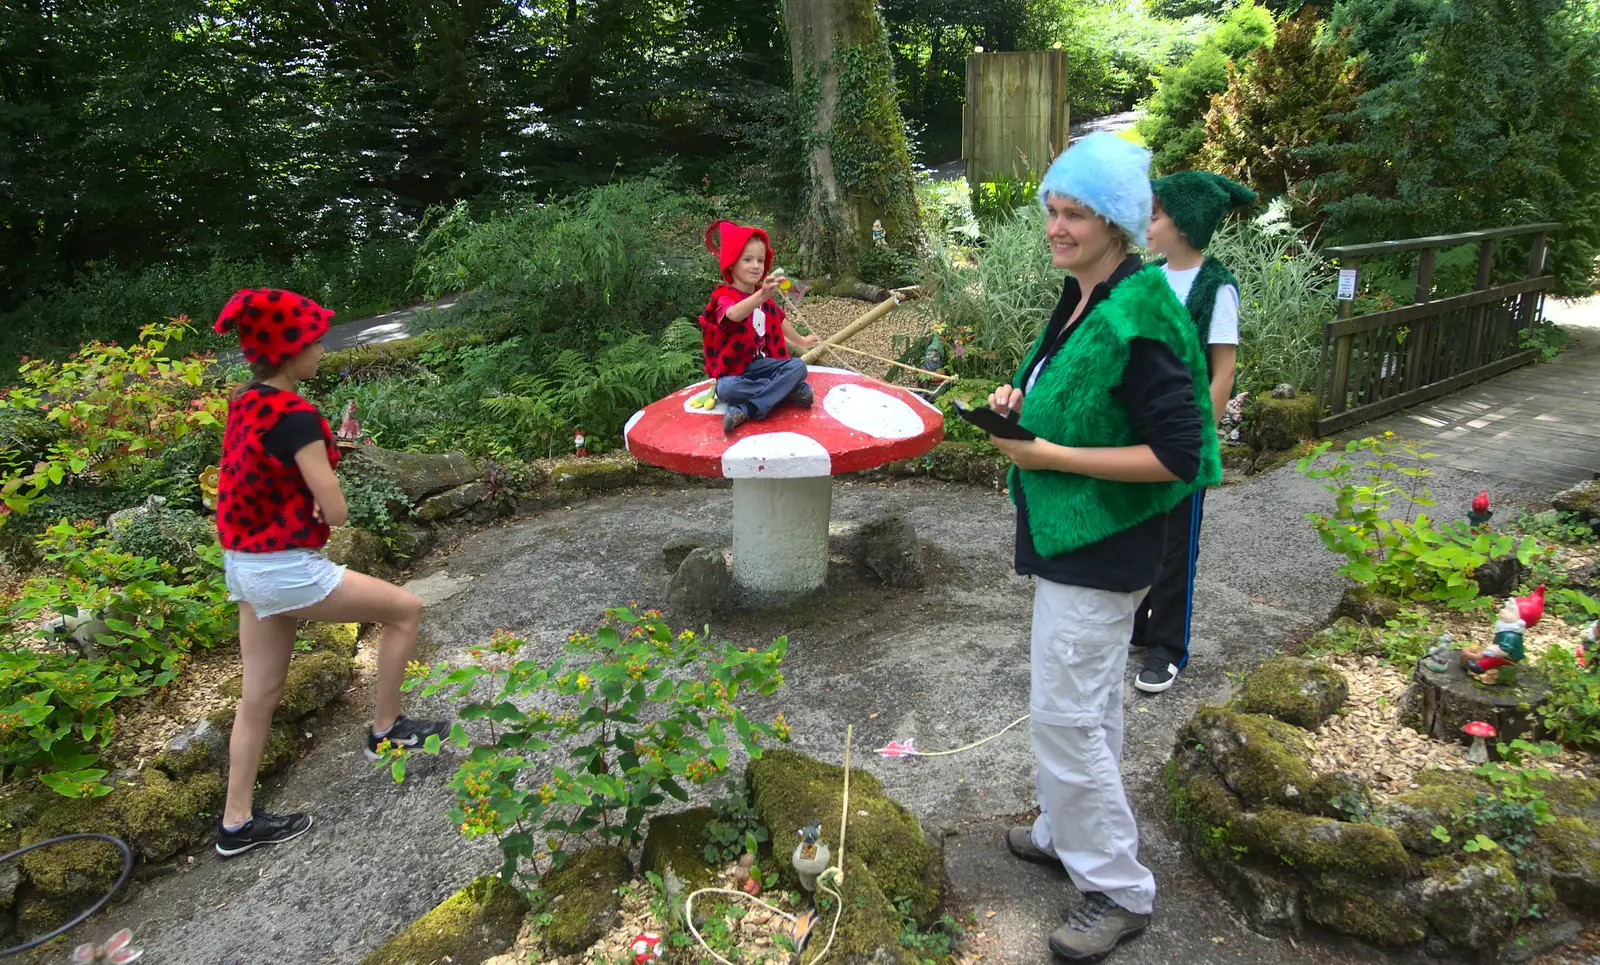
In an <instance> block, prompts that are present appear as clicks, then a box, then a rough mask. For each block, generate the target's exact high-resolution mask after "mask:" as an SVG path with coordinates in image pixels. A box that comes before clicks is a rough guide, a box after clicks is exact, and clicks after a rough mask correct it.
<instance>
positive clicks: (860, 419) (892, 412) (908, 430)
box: [822, 383, 927, 439]
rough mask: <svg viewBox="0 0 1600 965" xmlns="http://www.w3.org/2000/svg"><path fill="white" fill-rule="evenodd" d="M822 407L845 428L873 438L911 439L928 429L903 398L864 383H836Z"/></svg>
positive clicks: (825, 397) (826, 396) (824, 399)
mask: <svg viewBox="0 0 1600 965" xmlns="http://www.w3.org/2000/svg"><path fill="white" fill-rule="evenodd" d="M822 408H823V409H824V410H826V411H827V413H828V415H831V416H833V417H834V419H836V420H838V421H839V422H840V423H841V424H842V425H844V426H845V427H846V428H848V429H854V430H855V431H857V432H864V433H866V434H867V435H869V436H872V437H873V438H875V439H910V438H912V437H913V436H919V435H921V434H922V433H923V432H925V431H927V427H926V426H925V425H924V424H923V422H922V417H921V416H919V415H917V413H916V410H915V409H912V408H911V406H909V405H907V404H906V403H905V402H904V401H903V400H901V399H897V398H895V397H894V396H892V395H890V394H889V393H887V392H880V391H879V390H877V389H874V388H870V387H868V386H865V385H854V384H849V383H847V384H845V385H836V386H834V387H833V388H831V389H829V390H828V394H827V395H825V396H824V397H823V399H822Z"/></svg>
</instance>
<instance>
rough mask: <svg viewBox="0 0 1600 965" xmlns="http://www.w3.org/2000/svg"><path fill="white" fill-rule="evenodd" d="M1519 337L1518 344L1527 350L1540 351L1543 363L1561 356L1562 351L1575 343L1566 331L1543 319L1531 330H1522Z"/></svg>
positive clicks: (1540, 359)
mask: <svg viewBox="0 0 1600 965" xmlns="http://www.w3.org/2000/svg"><path fill="white" fill-rule="evenodd" d="M1519 335H1520V338H1519V340H1518V344H1520V345H1521V346H1522V347H1523V348H1525V349H1530V348H1531V349H1538V351H1539V361H1541V362H1548V361H1550V360H1551V359H1553V358H1555V357H1556V356H1557V355H1560V354H1561V350H1562V349H1564V348H1566V347H1567V346H1569V345H1571V344H1572V343H1573V341H1574V339H1573V337H1572V336H1571V335H1569V334H1568V333H1567V330H1566V329H1564V328H1561V327H1559V326H1558V325H1556V323H1554V322H1552V321H1550V320H1548V319H1541V320H1540V321H1539V322H1538V323H1537V324H1536V325H1535V326H1534V327H1533V328H1531V329H1529V328H1525V329H1522V331H1521V332H1520V333H1519Z"/></svg>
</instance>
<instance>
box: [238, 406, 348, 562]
mask: <svg viewBox="0 0 1600 965" xmlns="http://www.w3.org/2000/svg"><path fill="white" fill-rule="evenodd" d="M319 434H320V436H321V438H322V441H323V443H324V444H325V445H327V447H328V462H330V463H331V464H333V465H334V466H335V467H337V466H338V465H339V449H338V447H337V446H336V445H334V440H333V429H332V428H331V427H330V426H329V425H328V420H326V419H324V418H323V417H322V416H321V414H320V413H318V412H317V409H316V406H314V405H312V404H311V403H310V402H307V401H306V400H305V399H303V398H301V397H300V396H298V395H296V394H295V393H293V392H285V391H283V390H282V389H277V388H273V387H272V386H267V385H252V386H250V387H248V388H247V389H245V390H244V392H243V393H242V394H240V396H239V397H238V398H237V399H234V400H233V401H232V402H230V403H229V404H228V424H227V428H226V429H225V430H224V431H223V434H222V466H221V472H220V474H219V478H218V482H217V536H218V538H219V539H220V541H221V543H222V548H223V549H225V550H233V551H235V552H239V553H275V552H279V551H281V550H289V549H320V548H321V547H322V546H324V545H326V544H327V542H328V524H327V523H325V522H322V521H320V520H317V519H315V518H313V516H312V507H313V505H314V504H313V500H312V496H311V489H310V488H309V487H308V486H306V481H305V478H304V477H303V476H301V474H300V467H299V466H297V465H296V464H295V461H294V454H295V453H296V452H298V451H299V450H300V449H301V448H303V447H304V446H305V445H306V444H307V443H310V442H315V441H316V439H317V436H318V435H319Z"/></svg>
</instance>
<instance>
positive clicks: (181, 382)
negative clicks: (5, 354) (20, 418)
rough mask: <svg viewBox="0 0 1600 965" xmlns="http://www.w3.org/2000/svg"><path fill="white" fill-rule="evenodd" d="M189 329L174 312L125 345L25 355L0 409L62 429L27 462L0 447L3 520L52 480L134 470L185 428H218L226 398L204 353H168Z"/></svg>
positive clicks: (27, 504) (23, 507)
mask: <svg viewBox="0 0 1600 965" xmlns="http://www.w3.org/2000/svg"><path fill="white" fill-rule="evenodd" d="M189 332H190V327H189V324H188V320H187V319H183V318H179V319H175V320H173V321H171V322H169V323H166V324H162V325H147V326H145V327H144V329H142V330H141V332H140V339H139V343H138V344H136V345H134V346H133V347H131V348H123V347H120V346H118V345H116V344H107V343H103V342H90V343H88V344H87V345H85V346H84V347H83V348H82V349H81V350H79V351H78V352H77V353H76V354H75V355H74V356H72V357H71V358H69V359H67V360H66V361H63V362H45V361H37V360H30V361H25V362H23V363H22V366H21V368H19V369H18V371H17V375H18V380H19V385H18V386H17V387H14V388H12V389H10V390H8V391H7V392H6V393H5V395H4V396H3V397H0V408H9V409H20V410H23V411H27V412H33V411H35V410H37V411H39V412H43V413H44V415H45V417H46V418H48V419H49V420H50V421H52V422H54V423H56V425H58V426H60V427H61V428H62V429H63V430H65V433H64V434H63V435H62V436H61V437H60V438H58V439H56V440H55V441H53V442H52V443H51V444H50V447H49V450H48V451H47V452H46V453H45V454H44V456H43V457H42V458H41V459H39V460H38V461H37V462H34V463H32V464H31V465H30V464H27V463H24V462H23V461H22V460H21V459H20V458H19V456H18V454H17V453H14V452H6V453H0V499H3V500H4V504H3V505H0V526H4V525H5V523H6V518H7V516H9V515H10V514H11V513H14V512H15V513H25V512H27V511H28V509H29V507H31V506H33V505H34V504H35V503H37V502H39V500H40V499H42V498H44V495H45V492H46V490H48V489H50V488H51V487H56V486H61V485H63V484H64V483H66V482H67V481H69V480H71V479H74V478H77V477H79V476H82V475H83V474H85V473H91V472H92V473H95V474H99V475H105V474H114V473H118V472H123V471H128V470H131V469H135V468H137V467H138V466H140V465H142V464H143V463H146V462H148V461H150V460H151V459H152V458H155V457H156V456H157V455H158V454H159V453H161V452H162V451H163V450H165V449H166V448H167V447H170V446H173V445H174V444H176V443H178V442H180V441H181V440H182V439H183V438H184V437H185V436H187V435H188V434H189V433H191V432H195V431H205V432H209V433H212V434H220V432H221V426H222V419H223V417H224V416H225V414H226V412H227V399H226V397H225V395H224V394H223V392H222V391H221V390H220V389H219V388H217V387H215V386H208V385H207V384H206V382H205V372H206V369H207V367H208V366H209V365H210V361H211V360H210V357H209V356H205V355H191V356H188V357H187V358H183V359H177V360H174V359H172V358H170V357H169V355H168V353H167V347H168V345H169V344H171V343H172V342H173V341H176V340H178V339H181V338H183V337H184V335H185V334H187V333H189Z"/></svg>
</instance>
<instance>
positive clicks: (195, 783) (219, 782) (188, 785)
mask: <svg viewBox="0 0 1600 965" xmlns="http://www.w3.org/2000/svg"><path fill="white" fill-rule="evenodd" d="M227 790H228V786H227V782H226V781H224V780H223V779H222V775H221V774H216V773H212V772H206V773H203V774H197V775H195V776H194V777H191V778H189V779H188V780H184V781H174V780H172V779H170V778H168V777H167V776H166V775H165V774H163V773H162V772H161V771H159V770H156V769H155V768H149V769H147V770H146V771H145V772H144V774H143V775H141V777H140V780H139V783H138V784H135V785H134V786H132V787H129V788H125V789H122V790H120V791H119V792H118V793H116V794H115V795H113V797H114V798H115V799H116V803H115V805H114V806H115V809H116V814H117V820H118V824H120V825H121V827H122V829H123V831H124V833H125V834H126V836H127V841H128V843H129V844H130V845H132V846H133V850H134V852H135V853H136V854H138V855H139V857H141V858H144V859H145V860H146V861H165V860H166V859H167V858H170V857H172V856H173V855H175V854H177V853H178V852H180V851H182V850H184V849H185V848H187V847H189V846H190V845H191V844H193V843H194V842H195V841H197V840H199V839H200V838H201V837H203V836H204V835H205V833H206V830H207V828H208V827H209V826H210V821H209V820H208V817H207V815H209V814H210V813H213V812H215V811H216V810H217V809H218V806H219V805H220V804H221V803H222V799H223V797H224V796H225V795H226V794H227Z"/></svg>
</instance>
